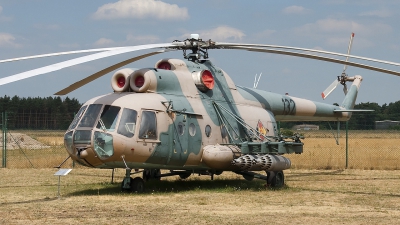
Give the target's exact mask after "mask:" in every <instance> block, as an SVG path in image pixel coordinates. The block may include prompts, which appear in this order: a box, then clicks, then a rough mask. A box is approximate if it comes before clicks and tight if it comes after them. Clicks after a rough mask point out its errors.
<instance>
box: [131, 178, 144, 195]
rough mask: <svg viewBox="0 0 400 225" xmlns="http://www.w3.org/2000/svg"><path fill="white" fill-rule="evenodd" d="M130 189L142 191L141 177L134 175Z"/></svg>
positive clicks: (142, 182)
mask: <svg viewBox="0 0 400 225" xmlns="http://www.w3.org/2000/svg"><path fill="white" fill-rule="evenodd" d="M131 179H132V178H131ZM131 191H132V192H136V193H142V192H143V191H144V181H143V179H142V178H140V177H135V178H134V179H132V180H131Z"/></svg>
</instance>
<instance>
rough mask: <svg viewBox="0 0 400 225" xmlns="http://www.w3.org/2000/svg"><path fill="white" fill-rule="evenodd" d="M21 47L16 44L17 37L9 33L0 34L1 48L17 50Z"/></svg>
mask: <svg viewBox="0 0 400 225" xmlns="http://www.w3.org/2000/svg"><path fill="white" fill-rule="evenodd" d="M20 46H21V45H19V44H17V43H16V42H15V37H14V36H12V35H11V34H8V33H0V47H12V48H17V47H20Z"/></svg>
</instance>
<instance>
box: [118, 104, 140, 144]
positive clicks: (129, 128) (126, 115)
mask: <svg viewBox="0 0 400 225" xmlns="http://www.w3.org/2000/svg"><path fill="white" fill-rule="evenodd" d="M136 117H137V112H136V111H135V110H133V109H124V110H123V111H122V116H121V120H120V122H119V125H118V131H117V132H118V134H122V135H124V136H126V137H129V138H130V137H133V135H134V134H135V127H136Z"/></svg>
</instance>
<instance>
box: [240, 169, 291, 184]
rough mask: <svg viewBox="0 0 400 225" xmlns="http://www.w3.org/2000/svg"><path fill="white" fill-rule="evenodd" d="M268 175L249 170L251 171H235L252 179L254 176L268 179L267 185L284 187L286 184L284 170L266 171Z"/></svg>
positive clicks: (247, 178)
mask: <svg viewBox="0 0 400 225" xmlns="http://www.w3.org/2000/svg"><path fill="white" fill-rule="evenodd" d="M266 172H267V176H264V175H261V174H258V173H254V172H249V171H235V173H237V174H240V175H242V176H243V178H244V179H246V180H248V181H252V180H253V179H254V178H257V179H261V180H265V181H267V186H268V187H272V188H282V187H283V186H284V185H285V176H284V175H283V171H281V170H280V171H266Z"/></svg>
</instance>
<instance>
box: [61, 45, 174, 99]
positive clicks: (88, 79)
mask: <svg viewBox="0 0 400 225" xmlns="http://www.w3.org/2000/svg"><path fill="white" fill-rule="evenodd" d="M166 51H168V50H160V51H156V52H150V53H147V54H143V55H140V56H136V57H133V58H130V59H127V60H125V61H122V62H119V63H117V64H114V65H112V66H109V67H107V68H105V69H102V70H100V71H99V72H97V73H94V74H92V75H90V76H88V77H86V78H84V79H82V80H80V81H78V82H75V83H73V84H71V85H70V86H68V87H67V88H64V89H62V90H61V91H59V92H57V93H55V94H54V95H66V94H68V93H70V92H72V91H74V90H76V89H78V88H80V87H82V86H83V85H85V84H88V83H90V82H92V81H94V80H96V79H97V78H99V77H101V76H103V75H105V74H107V73H109V72H111V71H113V70H116V69H118V68H120V67H123V66H125V65H127V64H129V63H132V62H135V61H138V60H140V59H143V58H146V57H149V56H152V55H157V54H160V53H163V52H166Z"/></svg>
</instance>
